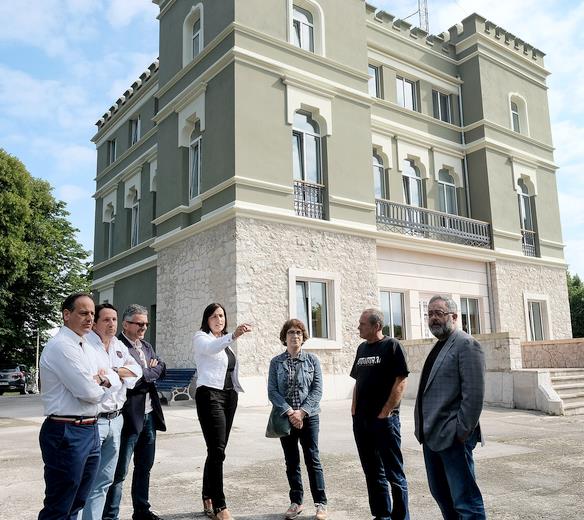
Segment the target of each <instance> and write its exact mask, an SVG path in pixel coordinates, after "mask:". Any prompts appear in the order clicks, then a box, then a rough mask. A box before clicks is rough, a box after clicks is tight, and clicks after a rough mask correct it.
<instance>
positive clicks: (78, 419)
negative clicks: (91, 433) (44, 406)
mask: <svg viewBox="0 0 584 520" xmlns="http://www.w3.org/2000/svg"><path fill="white" fill-rule="evenodd" d="M49 419H51V421H57V422H64V423H69V424H75V425H76V426H82V425H86V424H95V423H96V422H97V417H83V416H77V415H49Z"/></svg>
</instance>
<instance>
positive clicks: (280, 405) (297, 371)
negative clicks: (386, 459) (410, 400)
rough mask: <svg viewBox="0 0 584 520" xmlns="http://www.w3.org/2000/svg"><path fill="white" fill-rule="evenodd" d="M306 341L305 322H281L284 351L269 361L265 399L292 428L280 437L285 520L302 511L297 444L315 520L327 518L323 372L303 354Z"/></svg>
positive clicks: (313, 357)
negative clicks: (321, 441) (321, 439)
mask: <svg viewBox="0 0 584 520" xmlns="http://www.w3.org/2000/svg"><path fill="white" fill-rule="evenodd" d="M307 339H308V333H307V332H306V327H305V326H304V323H302V322H301V321H300V320H296V319H292V320H288V321H287V322H286V323H284V326H283V327H282V330H281V331H280V341H281V342H282V344H283V345H285V346H286V351H285V352H283V353H282V354H279V355H277V356H276V357H274V358H272V360H271V361H270V374H269V377H268V397H269V399H270V401H271V402H272V404H273V405H274V407H276V409H277V410H279V411H280V413H281V414H282V415H287V416H288V420H289V421H290V424H291V426H292V428H291V431H290V435H287V436H286V437H282V438H280V442H281V443H282V448H283V450H284V459H285V460H286V475H287V477H288V484H289V485H290V507H289V508H288V510H287V511H286V513H285V518H287V519H292V518H296V517H297V516H298V515H299V514H300V513H301V512H302V510H303V509H304V506H303V505H302V500H303V495H304V491H303V488H302V477H301V473H300V453H299V451H298V441H300V445H301V446H302V451H303V452H304V462H305V464H306V470H307V472H308V479H309V481H310V491H311V493H312V498H313V500H314V504H315V506H316V515H315V517H314V518H315V520H323V519H325V518H327V513H326V502H327V499H326V493H325V489H324V474H323V471H322V465H321V463H320V455H319V452H318V432H319V415H318V414H319V413H320V399H321V397H322V371H321V369H320V361H319V360H318V358H317V357H316V356H315V355H314V354H311V353H309V352H303V351H302V345H303V343H304V342H305V341H306V340H307Z"/></svg>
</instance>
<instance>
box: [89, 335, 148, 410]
mask: <svg viewBox="0 0 584 520" xmlns="http://www.w3.org/2000/svg"><path fill="white" fill-rule="evenodd" d="M85 339H86V340H87V343H88V344H89V345H90V346H91V347H92V348H93V349H94V351H95V352H94V353H95V358H96V360H97V364H98V368H103V369H105V370H107V372H106V377H107V378H108V379H109V378H110V377H111V378H112V379H114V380H115V378H116V377H117V374H116V372H115V371H113V370H112V369H113V368H120V367H126V368H127V369H128V370H131V371H132V372H133V373H134V374H136V376H135V377H125V378H119V379H121V385H120V387H119V389H118V390H117V391H116V390H113V391H112V392H111V396H110V397H109V399H106V400H105V401H102V402H101V403H99V407H98V410H99V412H114V411H115V410H121V409H122V406H123V405H124V403H125V402H126V390H128V388H134V386H135V385H136V381H138V379H140V378H141V377H142V368H141V367H140V365H139V364H138V363H137V362H136V360H135V359H134V358H133V357H132V355H131V354H130V353H129V352H128V347H126V345H124V344H123V343H122V342H121V341H120V340H119V339H118V338H116V337H115V336H114V337H113V338H112V339H111V340H110V344H109V349H108V350H106V349H105V345H104V344H103V341H101V338H100V337H99V336H98V335H97V334H96V333H95V332H94V331H91V332H89V333H88V334H87V335H86V336H85ZM110 381H111V379H110Z"/></svg>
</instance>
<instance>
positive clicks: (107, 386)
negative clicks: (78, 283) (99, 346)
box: [38, 293, 121, 520]
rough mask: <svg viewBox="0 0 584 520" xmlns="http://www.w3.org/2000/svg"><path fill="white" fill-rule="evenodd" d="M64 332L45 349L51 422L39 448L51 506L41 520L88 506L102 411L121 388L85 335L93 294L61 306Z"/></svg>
mask: <svg viewBox="0 0 584 520" xmlns="http://www.w3.org/2000/svg"><path fill="white" fill-rule="evenodd" d="M61 313H62V316H63V322H64V326H63V327H61V329H60V330H59V332H58V333H57V334H56V336H55V337H54V338H52V339H51V340H49V342H48V343H47V344H46V346H45V348H44V349H43V352H42V355H41V359H40V378H41V387H42V401H43V405H44V411H45V415H46V416H47V418H46V420H45V422H44V423H43V425H42V427H41V431H40V434H39V443H40V447H41V453H42V457H43V462H44V463H45V471H44V477H45V500H44V507H43V509H42V510H41V511H40V513H39V516H38V518H39V520H54V519H55V520H56V519H72V518H75V517H76V516H77V513H78V512H79V511H80V510H81V509H82V508H83V506H84V505H85V501H86V499H87V495H88V494H89V491H90V486H91V484H92V482H93V479H94V477H95V474H96V472H97V468H98V466H99V458H100V449H99V434H98V430H97V414H98V405H99V404H100V403H102V402H104V401H106V400H107V399H109V398H110V396H111V395H112V393H114V392H116V391H118V390H119V389H120V387H121V382H120V379H119V377H118V376H117V374H116V373H115V372H107V371H105V370H97V369H96V364H95V359H94V357H93V354H92V352H91V347H90V346H89V345H88V344H87V341H86V340H85V335H86V334H87V333H88V332H90V331H91V327H92V325H93V316H94V313H95V305H94V303H93V300H92V299H91V296H90V295H89V294H87V293H75V294H72V295H70V296H68V297H67V298H66V299H65V301H64V302H63V304H62V305H61Z"/></svg>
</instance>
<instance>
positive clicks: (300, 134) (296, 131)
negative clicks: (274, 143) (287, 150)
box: [292, 111, 324, 185]
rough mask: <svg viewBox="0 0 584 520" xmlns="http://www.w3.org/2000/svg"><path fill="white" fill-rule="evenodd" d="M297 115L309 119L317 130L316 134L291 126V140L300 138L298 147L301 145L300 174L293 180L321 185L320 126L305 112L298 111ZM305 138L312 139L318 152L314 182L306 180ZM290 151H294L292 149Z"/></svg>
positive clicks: (322, 174) (321, 143)
mask: <svg viewBox="0 0 584 520" xmlns="http://www.w3.org/2000/svg"><path fill="white" fill-rule="evenodd" d="M299 113H300V114H301V115H305V116H308V118H309V119H311V120H312V121H313V122H314V123H315V124H316V125H317V126H318V128H319V130H318V133H316V132H310V131H307V130H302V129H299V128H297V127H295V126H292V140H293V141H294V140H295V139H296V137H299V138H300V145H301V150H300V153H301V157H300V159H301V162H302V164H301V172H300V178H299V179H297V178H294V180H298V181H302V182H308V183H311V184H319V185H323V184H324V182H323V178H324V173H323V162H322V146H323V139H322V135H321V131H320V125H319V123H318V121H316V120H315V119H314V118H313V117H312V114H311V113H309V112H306V111H299ZM307 136H308V138H309V139H314V141H315V143H316V147H317V152H318V157H317V158H316V160H317V164H316V165H315V166H316V168H317V172H318V178H317V179H316V181H313V180H308V179H307V178H306V172H307V166H306V140H307ZM292 150H294V147H292ZM292 160H293V161H294V160H295V158H294V157H293V158H292Z"/></svg>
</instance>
